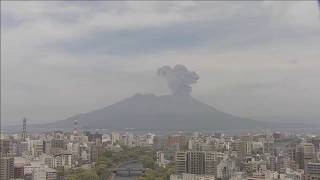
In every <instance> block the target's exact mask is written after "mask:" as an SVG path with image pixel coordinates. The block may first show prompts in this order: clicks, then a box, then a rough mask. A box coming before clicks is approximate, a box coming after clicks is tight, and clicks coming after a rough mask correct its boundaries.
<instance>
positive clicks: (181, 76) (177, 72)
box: [157, 64, 199, 95]
mask: <svg viewBox="0 0 320 180" xmlns="http://www.w3.org/2000/svg"><path fill="white" fill-rule="evenodd" d="M157 74H158V75H159V76H160V77H163V78H164V79H166V80H167V83H168V87H169V88H170V90H171V92H172V94H173V95H190V93H191V91H192V88H191V84H195V83H196V82H197V81H198V79H199V76H198V74H197V73H195V72H193V71H189V70H188V69H187V68H186V67H185V66H184V65H181V64H177V65H175V66H174V68H171V67H170V66H163V67H161V68H159V69H158V71H157Z"/></svg>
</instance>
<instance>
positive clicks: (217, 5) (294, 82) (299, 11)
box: [1, 1, 320, 125]
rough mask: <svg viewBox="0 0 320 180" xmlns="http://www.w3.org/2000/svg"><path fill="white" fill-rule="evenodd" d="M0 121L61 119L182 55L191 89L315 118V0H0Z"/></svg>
mask: <svg viewBox="0 0 320 180" xmlns="http://www.w3.org/2000/svg"><path fill="white" fill-rule="evenodd" d="M1 45H2V49H1V50H2V53H1V90H2V93H1V97H2V99H1V100H2V102H1V103H2V114H1V115H2V116H1V118H2V123H3V125H7V124H17V123H20V122H21V119H22V118H23V117H27V118H28V119H29V121H30V122H31V123H32V122H33V123H37V122H48V121H54V120H60V119H65V118H67V117H69V116H71V115H74V114H77V113H81V112H88V111H91V110H94V109H97V108H102V107H105V106H107V105H110V104H112V103H114V102H117V101H118V100H121V99H123V98H125V97H128V96H131V95H133V94H135V93H138V92H141V93H155V94H157V95H163V94H167V93H169V90H168V88H167V86H166V82H165V81H164V80H163V79H162V78H160V77H158V76H157V74H156V70H157V69H158V68H159V67H161V66H163V65H170V66H173V65H175V64H183V65H185V66H186V67H188V69H190V70H192V71H195V72H197V74H198V75H199V76H200V79H199V80H198V82H197V84H194V85H193V92H192V95H193V96H194V97H195V98H197V99H200V100H202V101H204V102H205V103H207V104H210V105H212V106H214V107H216V108H217V109H220V110H223V111H226V112H229V113H233V114H235V115H239V116H242V117H250V118H257V119H261V120H275V119H278V118H281V119H283V120H286V121H289V120H291V121H298V120H304V121H313V122H317V121H320V110H319V109H320V93H319V92H320V14H319V9H318V6H317V3H316V1H304V2H299V1H292V2H288V1H286V2H276V1H267V2H258V1H257V2H252V1H251V2H243V1H242V2H132V1H129V2H61V1H59V2H53V1H51V2H36V1H35V2H8V1H6V2H3V1H1Z"/></svg>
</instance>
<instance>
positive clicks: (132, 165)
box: [113, 162, 142, 180]
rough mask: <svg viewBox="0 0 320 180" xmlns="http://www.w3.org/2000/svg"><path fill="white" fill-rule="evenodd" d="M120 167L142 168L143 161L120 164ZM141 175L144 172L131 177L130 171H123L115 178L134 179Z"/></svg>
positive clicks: (120, 179) (115, 179) (119, 179)
mask: <svg viewBox="0 0 320 180" xmlns="http://www.w3.org/2000/svg"><path fill="white" fill-rule="evenodd" d="M120 168H142V163H141V162H134V163H129V164H125V165H123V166H120ZM141 175H142V174H134V175H132V176H130V177H129V176H128V173H121V174H117V175H116V176H115V177H114V179H113V180H134V179H136V178H137V177H139V176H141Z"/></svg>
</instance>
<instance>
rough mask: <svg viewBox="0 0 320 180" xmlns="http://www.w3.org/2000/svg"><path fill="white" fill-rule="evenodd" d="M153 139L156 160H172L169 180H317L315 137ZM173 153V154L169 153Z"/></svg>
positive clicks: (319, 156)
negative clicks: (172, 165)
mask: <svg viewBox="0 0 320 180" xmlns="http://www.w3.org/2000/svg"><path fill="white" fill-rule="evenodd" d="M159 139H160V138H159V137H156V138H155V140H157V141H155V146H157V145H158V146H161V147H163V148H164V150H163V151H161V156H159V155H158V153H157V162H158V164H159V165H160V164H162V163H163V162H165V161H164V160H161V159H165V158H162V157H166V159H172V161H174V162H175V174H173V175H171V177H170V179H171V180H215V179H221V180H231V179H232V180H247V179H250V180H254V179H270V180H273V179H283V180H320V151H319V148H320V137H319V136H318V137H317V136H307V135H297V134H288V133H283V134H281V133H264V134H256V135H239V136H227V135H223V134H221V133H216V134H213V135H201V134H199V133H194V134H193V135H183V134H176V135H171V136H168V137H163V138H162V142H160V140H159ZM173 154H174V155H173Z"/></svg>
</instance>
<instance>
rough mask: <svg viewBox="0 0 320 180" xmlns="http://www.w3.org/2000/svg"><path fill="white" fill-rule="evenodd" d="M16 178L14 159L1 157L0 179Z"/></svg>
mask: <svg viewBox="0 0 320 180" xmlns="http://www.w3.org/2000/svg"><path fill="white" fill-rule="evenodd" d="M12 178H14V158H13V157H1V158H0V179H1V180H9V179H12Z"/></svg>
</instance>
